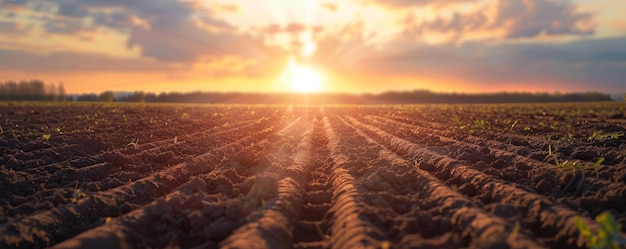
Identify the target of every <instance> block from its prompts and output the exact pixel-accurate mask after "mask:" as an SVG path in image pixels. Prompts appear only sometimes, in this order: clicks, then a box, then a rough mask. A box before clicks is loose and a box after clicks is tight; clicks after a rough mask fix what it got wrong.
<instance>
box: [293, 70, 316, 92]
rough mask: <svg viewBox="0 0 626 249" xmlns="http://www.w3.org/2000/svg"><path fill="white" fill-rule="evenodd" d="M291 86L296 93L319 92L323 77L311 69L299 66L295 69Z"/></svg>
mask: <svg viewBox="0 0 626 249" xmlns="http://www.w3.org/2000/svg"><path fill="white" fill-rule="evenodd" d="M291 86H292V88H293V90H295V91H296V92H318V91H319V90H320V89H321V88H322V77H321V76H320V74H319V73H318V72H317V71H316V70H315V69H313V68H311V67H306V66H298V67H296V68H294V69H293V77H292V78H291Z"/></svg>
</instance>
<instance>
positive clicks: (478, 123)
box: [474, 119, 489, 130]
mask: <svg viewBox="0 0 626 249" xmlns="http://www.w3.org/2000/svg"><path fill="white" fill-rule="evenodd" d="M474 125H475V126H476V127H478V128H480V129H481V130H487V129H489V121H486V120H484V119H479V120H474Z"/></svg>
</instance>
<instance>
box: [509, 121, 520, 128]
mask: <svg viewBox="0 0 626 249" xmlns="http://www.w3.org/2000/svg"><path fill="white" fill-rule="evenodd" d="M517 122H519V120H518V119H516V120H515V122H513V124H512V125H511V127H509V129H508V130H509V131H513V128H515V125H516V124H517Z"/></svg>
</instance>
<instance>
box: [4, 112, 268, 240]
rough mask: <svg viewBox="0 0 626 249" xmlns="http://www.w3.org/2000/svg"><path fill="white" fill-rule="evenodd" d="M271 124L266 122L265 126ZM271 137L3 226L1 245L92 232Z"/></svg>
mask: <svg viewBox="0 0 626 249" xmlns="http://www.w3.org/2000/svg"><path fill="white" fill-rule="evenodd" d="M270 125H271V124H270V123H265V125H264V126H265V127H269V126H270ZM268 134H269V131H265V130H262V131H260V132H257V133H256V134H253V135H251V136H247V137H244V138H242V139H239V140H237V141H235V142H232V143H230V144H228V145H225V146H223V147H220V148H215V149H213V150H212V151H210V152H208V153H206V154H204V155H201V156H198V157H195V158H194V159H192V160H188V161H187V162H184V163H181V164H178V165H176V166H173V167H170V168H168V169H166V170H164V171H161V172H157V173H154V174H152V175H150V176H148V177H146V178H143V179H141V180H138V181H135V182H132V183H130V184H126V185H123V186H120V187H117V188H114V189H111V190H108V191H105V192H100V193H96V194H94V195H91V196H88V197H87V198H84V199H80V200H78V201H77V203H76V204H69V205H65V206H61V207H59V208H55V209H52V210H50V211H46V212H43V213H39V214H35V215H33V216H30V217H26V218H23V219H21V220H18V221H14V222H10V223H7V224H3V225H1V226H0V233H2V234H4V236H3V237H2V241H0V243H1V244H3V245H5V246H7V247H8V246H11V247H16V248H32V247H43V246H50V245H53V244H55V243H58V242H59V241H62V240H64V239H66V238H68V237H70V236H72V235H75V234H77V233H79V232H81V231H84V230H85V229H88V228H89V227H91V226H93V224H94V223H98V222H100V221H101V219H103V218H105V217H115V216H119V215H120V214H123V213H125V212H128V211H130V210H131V209H132V208H133V207H132V206H137V205H144V204H146V203H149V202H150V201H152V200H153V199H154V198H156V197H158V196H162V195H163V194H165V193H167V192H169V191H170V190H171V189H173V188H174V187H176V186H178V185H180V184H182V183H184V182H186V181H187V179H189V178H190V177H191V176H194V175H197V174H201V173H206V172H208V171H210V170H212V169H213V168H214V167H215V165H217V164H218V163H219V162H220V161H221V160H222V158H223V157H224V155H225V154H226V153H228V152H229V151H230V150H232V148H233V146H235V145H238V144H250V143H254V142H256V141H259V140H261V139H262V138H263V136H267V135H268ZM67 223H72V224H73V226H72V227H71V228H70V227H66V229H63V230H59V229H57V227H59V226H61V225H62V224H67Z"/></svg>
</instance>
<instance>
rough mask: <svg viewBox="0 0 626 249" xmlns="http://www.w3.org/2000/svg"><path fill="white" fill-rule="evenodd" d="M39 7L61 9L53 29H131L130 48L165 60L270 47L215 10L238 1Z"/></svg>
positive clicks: (78, 0) (47, 23)
mask: <svg viewBox="0 0 626 249" xmlns="http://www.w3.org/2000/svg"><path fill="white" fill-rule="evenodd" d="M48 4H50V3H48ZM38 8H39V9H40V10H41V11H46V12H53V13H54V14H56V16H53V17H50V18H47V19H45V20H44V24H43V27H44V29H45V30H46V31H47V32H48V33H54V34H65V35H75V34H77V33H80V32H84V31H93V30H95V29H98V28H109V29H113V30H117V31H118V32H120V33H123V34H127V35H128V40H127V46H128V47H129V48H134V47H139V48H140V51H141V54H142V55H143V56H144V57H149V58H153V59H156V60H161V61H171V62H184V63H193V62H194V61H196V60H198V59H200V58H205V57H207V56H208V57H221V56H226V55H232V56H241V57H244V56H252V57H253V58H254V56H255V55H258V54H262V52H259V51H264V50H266V49H268V48H266V46H265V45H264V43H263V41H262V40H261V39H256V38H254V37H252V36H250V35H246V34H243V33H240V32H239V30H238V29H237V27H235V26H234V25H231V24H229V23H228V22H226V21H224V20H221V19H218V18H217V17H216V16H215V15H214V13H215V12H219V11H231V12H232V11H237V10H238V6H237V5H232V4H221V5H215V6H213V5H212V7H206V6H204V5H201V4H199V3H196V2H193V1H178V0H160V1H152V0H135V1H121V0H115V1H112V0H63V1H60V2H58V4H57V6H56V8H53V7H51V6H49V5H45V4H41V6H39V7H38ZM210 8H216V10H215V11H214V10H213V9H210ZM247 52H251V53H252V54H245V53H247Z"/></svg>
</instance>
